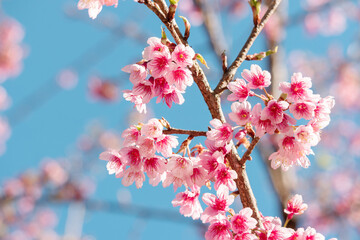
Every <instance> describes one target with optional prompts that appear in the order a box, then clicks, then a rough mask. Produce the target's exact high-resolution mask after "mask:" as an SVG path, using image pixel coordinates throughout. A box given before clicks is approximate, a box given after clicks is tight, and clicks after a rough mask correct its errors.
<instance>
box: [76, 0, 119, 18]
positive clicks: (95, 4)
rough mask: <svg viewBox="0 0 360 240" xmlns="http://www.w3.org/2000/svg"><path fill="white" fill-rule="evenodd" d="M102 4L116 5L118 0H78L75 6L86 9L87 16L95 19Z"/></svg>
mask: <svg viewBox="0 0 360 240" xmlns="http://www.w3.org/2000/svg"><path fill="white" fill-rule="evenodd" d="M103 5H106V6H112V5H114V7H117V5H118V0H79V2H78V5H77V7H78V9H79V10H83V9H88V12H89V17H90V18H92V19H95V18H96V17H97V15H98V14H99V13H100V12H101V10H102V6H103Z"/></svg>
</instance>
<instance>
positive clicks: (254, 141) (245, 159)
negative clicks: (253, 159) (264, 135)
mask: <svg viewBox="0 0 360 240" xmlns="http://www.w3.org/2000/svg"><path fill="white" fill-rule="evenodd" d="M259 141H260V138H259V137H255V138H254V139H253V140H252V141H251V144H250V146H249V147H248V149H247V150H246V152H245V153H244V155H243V156H242V157H241V160H240V164H241V165H245V162H246V161H247V160H250V155H251V153H252V151H253V150H254V148H255V146H256V144H257V143H258V142H259Z"/></svg>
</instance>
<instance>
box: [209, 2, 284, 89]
mask: <svg viewBox="0 0 360 240" xmlns="http://www.w3.org/2000/svg"><path fill="white" fill-rule="evenodd" d="M280 2H281V0H273V1H272V3H271V4H270V5H269V8H268V10H267V11H266V13H265V15H264V17H263V18H262V19H261V22H260V24H259V25H257V26H254V28H253V30H252V31H251V34H250V36H249V37H248V39H247V41H246V43H245V45H244V46H243V47H242V49H241V51H240V52H239V54H238V56H237V57H236V59H235V60H234V62H233V63H232V64H231V66H230V67H229V68H228V70H227V71H226V72H225V73H224V75H223V77H222V79H221V80H220V82H219V84H218V85H217V86H216V88H215V90H214V93H215V94H221V93H222V92H223V91H224V90H225V89H226V87H227V85H228V83H229V82H230V81H231V80H232V79H233V78H234V76H235V74H236V71H237V69H238V68H239V67H240V65H241V64H242V63H243V62H244V60H245V59H246V55H247V53H248V52H249V50H250V48H251V46H252V45H253V43H254V41H255V39H256V38H257V36H258V35H259V34H260V32H261V30H262V29H263V28H264V26H265V24H266V22H267V21H268V20H269V18H270V16H271V15H272V14H273V13H274V12H275V10H276V9H277V7H278V6H279V4H280Z"/></svg>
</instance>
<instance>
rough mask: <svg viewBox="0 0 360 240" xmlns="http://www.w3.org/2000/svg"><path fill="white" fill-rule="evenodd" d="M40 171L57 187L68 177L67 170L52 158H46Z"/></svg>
mask: <svg viewBox="0 0 360 240" xmlns="http://www.w3.org/2000/svg"><path fill="white" fill-rule="evenodd" d="M115 153H117V152H116V151H115ZM100 156H101V155H100ZM115 158H116V157H115ZM100 159H101V157H100ZM109 163H110V162H108V164H109ZM108 169H109V168H108ZM42 172H43V174H44V175H45V176H46V178H48V179H49V181H50V182H51V183H52V184H54V185H55V186H57V187H58V186H61V185H62V184H64V183H65V182H66V181H67V180H68V179H69V174H68V173H67V171H66V170H65V169H64V168H63V167H62V166H61V164H60V163H59V162H58V161H55V160H52V159H50V160H47V161H46V162H45V163H44V164H43V165H42ZM115 173H116V172H115ZM109 174H112V173H110V171H109Z"/></svg>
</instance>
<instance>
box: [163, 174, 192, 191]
mask: <svg viewBox="0 0 360 240" xmlns="http://www.w3.org/2000/svg"><path fill="white" fill-rule="evenodd" d="M184 177H185V178H179V177H176V176H174V175H173V174H172V173H171V172H170V171H169V172H166V174H165V176H162V179H163V184H162V185H163V187H164V188H166V187H168V186H170V185H171V184H173V186H174V192H175V191H176V190H177V189H178V188H179V187H181V186H182V185H183V184H185V183H186V182H187V181H188V178H189V177H186V176H184Z"/></svg>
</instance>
